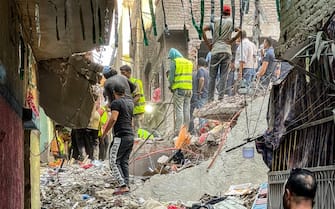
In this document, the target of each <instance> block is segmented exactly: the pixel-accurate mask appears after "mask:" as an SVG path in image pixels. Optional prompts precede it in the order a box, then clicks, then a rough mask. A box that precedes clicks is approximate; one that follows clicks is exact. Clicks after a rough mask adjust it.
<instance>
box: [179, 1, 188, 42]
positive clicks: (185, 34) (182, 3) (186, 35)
mask: <svg viewBox="0 0 335 209" xmlns="http://www.w3.org/2000/svg"><path fill="white" fill-rule="evenodd" d="M180 1H181V6H182V7H183V13H184V36H185V38H186V41H187V42H189V40H190V38H189V37H188V32H187V28H186V21H185V7H184V1H183V0H180Z"/></svg>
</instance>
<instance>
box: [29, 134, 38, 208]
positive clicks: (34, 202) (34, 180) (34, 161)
mask: <svg viewBox="0 0 335 209" xmlns="http://www.w3.org/2000/svg"><path fill="white" fill-rule="evenodd" d="M39 154H40V132H39V131H38V130H32V131H31V133H30V182H31V209H40V208H41V203H40V202H41V201H40V155H39Z"/></svg>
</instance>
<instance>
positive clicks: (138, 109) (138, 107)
mask: <svg viewBox="0 0 335 209" xmlns="http://www.w3.org/2000/svg"><path fill="white" fill-rule="evenodd" d="M129 80H130V82H132V83H133V84H135V85H136V86H138V87H139V88H140V89H138V91H139V93H140V95H141V96H140V99H139V100H138V101H137V103H136V104H134V112H133V114H134V115H136V114H140V113H144V108H145V97H144V91H143V85H142V81H141V80H140V79H136V78H130V79H129Z"/></svg>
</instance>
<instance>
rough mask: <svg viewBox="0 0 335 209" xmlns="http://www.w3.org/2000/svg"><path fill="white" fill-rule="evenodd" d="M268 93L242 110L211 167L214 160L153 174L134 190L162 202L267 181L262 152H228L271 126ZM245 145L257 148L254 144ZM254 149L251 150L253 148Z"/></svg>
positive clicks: (141, 195) (220, 192) (192, 197)
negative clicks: (250, 155) (252, 153)
mask: <svg viewBox="0 0 335 209" xmlns="http://www.w3.org/2000/svg"><path fill="white" fill-rule="evenodd" d="M267 103H268V96H265V97H259V98H256V99H255V100H254V101H252V102H249V103H248V105H247V108H244V110H243V111H242V112H241V114H240V116H239V118H238V120H237V124H236V125H235V127H234V128H233V129H232V130H231V131H230V133H229V134H228V138H227V140H226V142H225V145H224V147H223V151H222V152H221V153H220V155H219V156H218V158H217V159H216V161H215V162H214V165H213V166H212V167H211V168H210V169H208V166H209V164H210V163H211V161H204V162H202V163H200V164H199V165H197V166H194V167H191V168H188V169H185V170H183V171H181V172H178V173H173V174H168V175H155V176H152V177H151V178H150V179H149V180H148V181H146V182H145V183H144V185H143V186H141V187H140V188H138V189H137V190H136V191H134V193H135V195H136V196H138V197H143V198H144V199H147V198H153V199H156V200H160V201H167V202H168V201H173V200H181V201H197V200H199V198H200V197H201V196H202V195H203V194H205V193H208V194H211V195H217V194H223V193H224V192H225V191H227V190H228V188H229V186H230V185H233V184H243V183H252V184H257V185H259V184H260V183H263V182H266V181H267V171H268V169H267V167H266V166H265V164H264V163H263V160H262V159H261V156H260V155H257V154H255V155H252V158H249V159H247V158H244V157H243V152H242V151H243V147H241V148H240V149H236V150H233V151H231V152H229V153H226V152H225V151H226V150H227V149H229V148H232V147H235V146H237V145H239V144H241V143H244V142H245V139H247V138H249V137H254V136H257V135H260V134H263V132H264V130H266V128H267V122H266V112H267V111H266V109H267ZM244 147H247V148H249V147H250V148H251V147H253V149H252V150H255V148H254V144H253V143H250V144H247V145H245V146H244ZM250 150H251V149H250Z"/></svg>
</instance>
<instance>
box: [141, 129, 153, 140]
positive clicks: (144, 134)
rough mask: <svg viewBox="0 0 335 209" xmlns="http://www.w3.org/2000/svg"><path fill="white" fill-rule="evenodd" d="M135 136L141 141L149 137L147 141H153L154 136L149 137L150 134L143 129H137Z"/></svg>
mask: <svg viewBox="0 0 335 209" xmlns="http://www.w3.org/2000/svg"><path fill="white" fill-rule="evenodd" d="M137 136H138V137H139V138H141V139H147V138H148V137H149V136H150V137H149V138H148V139H154V135H152V134H151V135H150V132H149V131H147V130H145V129H143V128H139V129H138V130H137Z"/></svg>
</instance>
